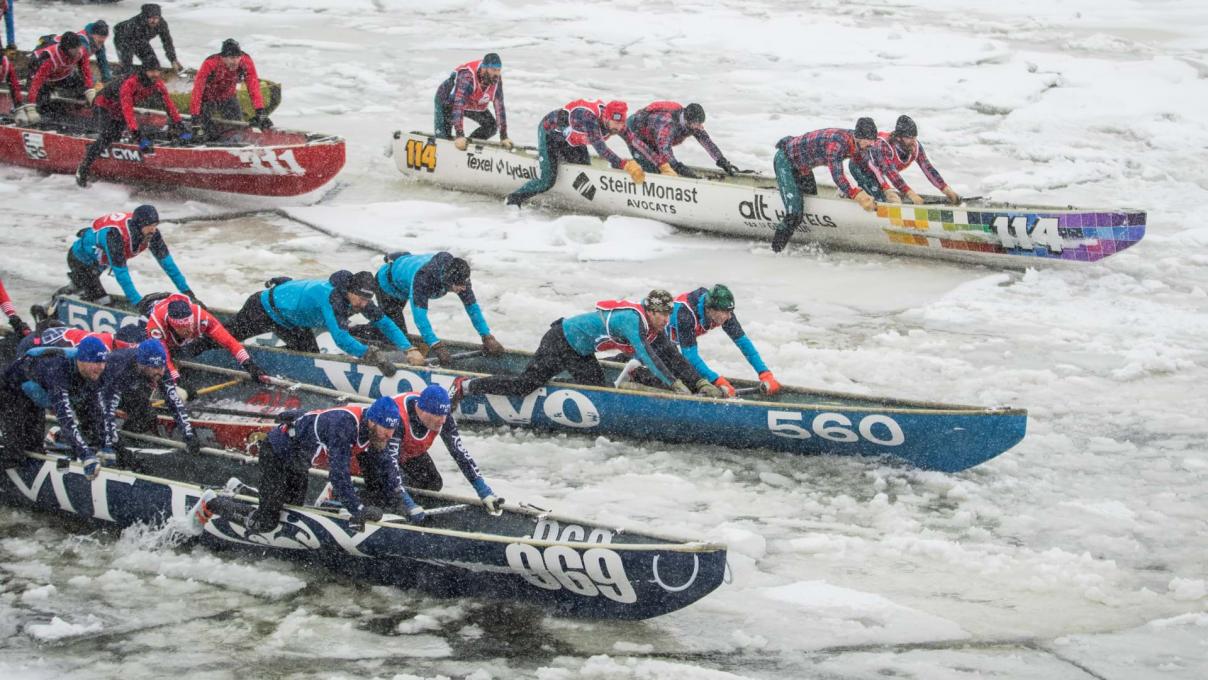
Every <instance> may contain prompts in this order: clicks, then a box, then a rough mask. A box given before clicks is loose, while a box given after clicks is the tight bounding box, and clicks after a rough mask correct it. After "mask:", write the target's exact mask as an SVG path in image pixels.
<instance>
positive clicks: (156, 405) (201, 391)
mask: <svg viewBox="0 0 1208 680" xmlns="http://www.w3.org/2000/svg"><path fill="white" fill-rule="evenodd" d="M246 379H247V375H244V376H243V377H242V378H235V379H234V380H228V381H226V382H224V383H218V384H217V385H210V386H209V387H202V388H201V389H199V390H197V391H196V392H194V393H193V394H191V395H189V398H190V399H193V398H195V397H200V396H202V395H203V394H211V393H214V392H218V391H219V390H225V389H226V388H228V387H234V386H236V385H238V384H239V383H241V382H243V381H244V380H246ZM165 405H166V404H165V402H164V400H163V399H160V400H158V401H155V402H152V403H151V407H152V408H163V407H164V406H165Z"/></svg>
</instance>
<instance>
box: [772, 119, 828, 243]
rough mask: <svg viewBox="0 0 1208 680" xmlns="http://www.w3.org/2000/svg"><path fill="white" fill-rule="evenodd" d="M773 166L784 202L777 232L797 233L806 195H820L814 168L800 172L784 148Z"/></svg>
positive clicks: (777, 154) (777, 150)
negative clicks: (782, 215) (781, 218)
mask: <svg viewBox="0 0 1208 680" xmlns="http://www.w3.org/2000/svg"><path fill="white" fill-rule="evenodd" d="M781 141H783V140H781ZM777 146H779V145H777ZM772 166H773V167H774V168H775V169H776V186H777V187H779V188H780V198H781V200H783V201H784V219H783V220H782V221H781V222H780V224H778V225H776V231H781V230H784V229H787V230H789V231H790V232H791V231H795V230H796V229H797V227H799V226H801V218H802V212H803V210H804V208H803V205H804V202H803V198H804V196H805V195H806V194H809V195H810V196H817V195H818V184H817V182H815V181H814V171H813V169H812V168H811V169H810V170H808V171H806V172H801V171H800V170H798V169H797V168H796V167H794V166H793V162H792V161H790V160H789V155H788V154H787V153H785V151H784V149H782V148H777V149H776V156H775V158H774V159H773V161H772Z"/></svg>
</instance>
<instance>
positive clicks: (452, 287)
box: [374, 251, 504, 366]
mask: <svg viewBox="0 0 1208 680" xmlns="http://www.w3.org/2000/svg"><path fill="white" fill-rule="evenodd" d="M376 280H377V292H378V302H380V303H381V305H382V312H383V313H384V314H385V315H386V316H387V317H389V318H390V319H392V320H393V321H394V323H395V324H397V325H398V327H399V328H400V329H402V331H403V332H404V338H405V337H406V336H405V333H406V331H407V319H406V317H405V316H404V314H403V312H404V310H406V308H407V305H408V304H410V306H411V316H413V317H415V327H416V330H417V331H419V334H420V336H421V337H422V338H423V340H424V343H425V344H427V345H428V348H429V352H430V353H435V354H436V356H437V358H438V359H439V360H440V363H441V365H442V366H447V365H449V364H450V363H452V355H451V354H450V353H449V349H448V348H447V347H445V345H444V343H442V342H441V340H440V338H439V337H438V336H437V335H436V331H434V330H433V329H432V322H431V321H429V320H428V303H429V302H430V301H431V300H435V299H437V298H441V297H444V296H445V295H446V294H447V293H456V294H457V297H458V299H460V300H461V304H462V306H463V307H465V310H466V315H467V316H469V317H470V323H472V324H473V325H474V330H476V331H477V332H478V335H479V336H480V337H481V338H482V349H483V351H484V352H486V353H487V354H490V355H499V354H503V352H504V349H503V345H502V344H500V343H499V341H498V340H496V339H495V336H494V335H493V334H492V333H491V327H490V326H489V325H487V320H486V318H485V317H483V315H482V308H481V307H479V305H478V300H477V299H475V297H474V288H473V287H472V285H471V283H470V263H468V262H466V261H465V260H463V259H461V258H460V257H454V256H453V255H452V254H450V253H447V252H444V251H441V252H439V253H426V254H418V255H416V254H412V253H391V254H390V255H387V256H386V264H384V265H382V266H381V267H380V268H379V269H378V271H377V277H376ZM374 337H375V339H377V340H378V341H379V342H380V341H381V340H382V339H385V338H384V336H383V335H382V334H381V333H380V331H376V329H374ZM404 349H406V351H407V361H408V363H411V364H413V365H421V364H423V363H424V357H423V355H422V354H421V353H420V351H419V350H418V349H415V348H414V347H412V346H411V344H410V342H408V343H407V346H406V347H404Z"/></svg>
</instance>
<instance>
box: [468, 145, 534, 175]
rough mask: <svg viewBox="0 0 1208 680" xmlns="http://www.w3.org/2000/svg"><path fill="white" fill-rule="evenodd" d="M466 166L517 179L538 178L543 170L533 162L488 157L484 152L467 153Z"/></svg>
mask: <svg viewBox="0 0 1208 680" xmlns="http://www.w3.org/2000/svg"><path fill="white" fill-rule="evenodd" d="M466 168H468V169H470V170H476V171H478V172H487V173H494V174H496V175H507V176H508V177H511V178H512V179H515V180H525V181H528V180H530V179H536V178H537V176H538V175H539V174H541V170H540V169H539V168H538V167H537V166H536V165H533V164H531V163H530V164H523V163H512V162H511V161H508V160H507V159H506V158H488V157H486V156H484V155H482V154H475V153H472V152H468V153H466Z"/></svg>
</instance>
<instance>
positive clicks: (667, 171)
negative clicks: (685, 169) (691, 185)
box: [659, 163, 679, 177]
mask: <svg viewBox="0 0 1208 680" xmlns="http://www.w3.org/2000/svg"><path fill="white" fill-rule="evenodd" d="M659 172H661V173H662V174H664V175H671V176H672V177H675V176H677V175H679V173H678V172H676V171H675V169H674V168H672V167H671V164H670V163H663V164H662V165H660V166H659Z"/></svg>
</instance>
